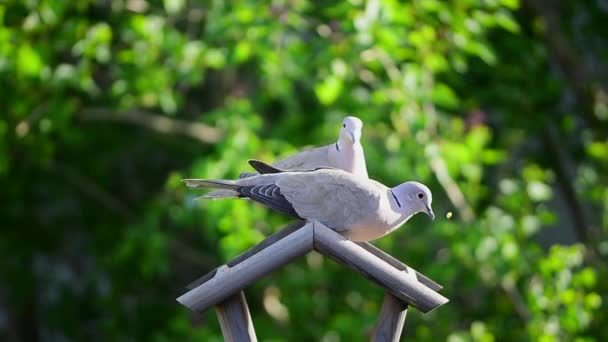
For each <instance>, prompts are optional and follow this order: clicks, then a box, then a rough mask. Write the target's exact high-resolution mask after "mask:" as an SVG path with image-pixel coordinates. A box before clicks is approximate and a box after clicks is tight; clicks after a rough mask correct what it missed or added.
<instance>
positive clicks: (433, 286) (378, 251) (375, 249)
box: [355, 242, 443, 292]
mask: <svg viewBox="0 0 608 342" xmlns="http://www.w3.org/2000/svg"><path fill="white" fill-rule="evenodd" d="M355 243H356V244H357V245H359V246H361V247H363V248H364V249H365V250H366V251H368V252H370V253H372V254H373V255H375V256H377V257H378V258H380V259H382V260H384V261H386V262H387V263H388V264H390V265H391V266H393V267H395V268H396V269H398V270H400V271H407V269H408V267H409V266H407V265H406V264H404V263H402V262H401V261H399V259H397V258H395V257H394V256H392V255H390V254H388V253H386V252H385V251H383V250H381V249H380V248H378V247H376V246H374V245H372V244H371V243H369V242H355ZM409 268H411V267H409ZM416 276H417V277H418V280H419V281H420V282H421V283H423V284H424V285H426V287H428V288H430V289H431V290H433V291H436V292H438V291H441V290H442V289H443V286H441V285H439V284H437V283H436V282H434V281H433V280H431V279H430V278H429V277H427V276H425V275H424V274H422V273H420V272H418V271H416Z"/></svg>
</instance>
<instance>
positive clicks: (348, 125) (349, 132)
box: [339, 116, 363, 145]
mask: <svg viewBox="0 0 608 342" xmlns="http://www.w3.org/2000/svg"><path fill="white" fill-rule="evenodd" d="M362 128H363V122H362V121H361V120H360V119H359V118H357V117H354V116H347V117H345V118H344V120H342V127H341V128H340V138H339V141H340V144H341V145H342V144H349V145H354V144H356V143H358V142H359V140H360V139H361V129H362Z"/></svg>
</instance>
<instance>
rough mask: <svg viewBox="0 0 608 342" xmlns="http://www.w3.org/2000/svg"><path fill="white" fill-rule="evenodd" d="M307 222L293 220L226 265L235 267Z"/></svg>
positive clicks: (195, 283) (208, 276)
mask: <svg viewBox="0 0 608 342" xmlns="http://www.w3.org/2000/svg"><path fill="white" fill-rule="evenodd" d="M305 223H306V222H304V221H297V222H292V223H290V224H288V225H287V226H285V227H284V228H283V229H281V230H279V231H278V232H276V233H274V234H272V235H270V236H269V237H267V238H266V239H265V240H264V241H262V242H260V243H258V244H257V245H255V246H253V247H251V248H250V249H248V250H247V251H245V252H243V253H241V254H239V255H238V256H237V257H235V258H234V259H232V260H230V261H229V262H228V263H227V264H226V265H227V266H228V267H233V266H234V265H236V264H238V263H240V262H241V261H243V260H245V259H247V258H249V257H250V256H252V255H254V254H256V253H258V252H259V251H261V250H262V249H264V248H266V247H268V246H270V245H272V244H273V243H275V242H277V241H279V240H281V239H282V238H284V237H285V236H287V235H289V234H291V233H293V232H294V231H296V230H298V229H300V228H302V227H303V226H304V224H305ZM216 272H217V268H216V269H214V270H212V271H211V272H208V273H207V274H205V275H204V276H202V277H200V278H198V279H197V280H195V281H193V282H192V283H190V284H188V286H186V288H187V289H188V290H192V289H193V288H195V287H198V286H200V285H201V284H203V283H204V282H206V281H207V280H209V279H211V278H213V277H214V276H215V273H216Z"/></svg>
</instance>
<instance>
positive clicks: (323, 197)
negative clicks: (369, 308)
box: [184, 168, 435, 241]
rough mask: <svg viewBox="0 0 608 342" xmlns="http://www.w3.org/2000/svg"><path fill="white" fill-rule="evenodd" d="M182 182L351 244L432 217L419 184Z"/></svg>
mask: <svg viewBox="0 0 608 342" xmlns="http://www.w3.org/2000/svg"><path fill="white" fill-rule="evenodd" d="M184 182H186V185H187V186H189V187H191V188H208V189H222V190H226V192H227V194H226V197H245V198H250V199H252V200H254V201H257V202H259V203H262V204H263V205H265V206H267V207H270V208H271V209H274V210H276V211H278V212H280V213H283V214H285V215H288V216H291V217H295V218H300V219H306V220H316V221H319V222H321V223H323V224H324V225H326V226H327V227H329V228H331V229H334V230H335V231H337V232H339V233H341V234H342V235H344V236H345V237H347V238H349V239H351V240H352V241H371V240H375V239H377V238H379V237H382V236H384V235H386V234H388V233H390V232H391V231H393V230H395V229H396V228H398V227H399V226H401V225H402V224H403V223H405V222H406V221H407V220H408V219H409V218H410V217H412V216H413V215H414V214H417V213H420V212H423V213H426V214H427V215H429V217H431V218H432V219H434V218H435V214H434V213H433V210H432V209H431V202H432V194H431V191H430V190H429V188H427V187H426V186H425V185H424V184H421V183H418V182H405V183H402V184H400V185H398V186H396V187H394V188H389V187H387V186H385V185H383V184H381V183H379V182H376V181H374V180H371V179H367V178H363V177H357V176H355V175H353V174H351V173H349V172H345V171H343V170H339V169H332V168H320V169H317V170H313V171H288V172H278V173H268V174H262V175H257V176H252V177H248V178H241V179H238V180H222V179H185V180H184ZM229 193H232V194H229ZM206 197H207V195H204V196H203V198H206Z"/></svg>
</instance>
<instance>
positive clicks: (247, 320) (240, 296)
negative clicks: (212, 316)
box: [215, 291, 258, 342]
mask: <svg viewBox="0 0 608 342" xmlns="http://www.w3.org/2000/svg"><path fill="white" fill-rule="evenodd" d="M215 309H216V310H215V312H216V313H217V318H218V320H219V321H220V326H221V327H222V334H223V335H224V340H225V341H227V342H241V341H243V342H257V340H258V338H257V337H256V335H255V329H254V328H253V322H252V320H251V315H250V314H249V307H247V300H246V299H245V294H244V293H243V291H240V292H239V293H237V294H235V295H233V296H231V297H228V299H226V300H224V301H223V302H221V303H219V304H218V305H217V306H216V307H215Z"/></svg>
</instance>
